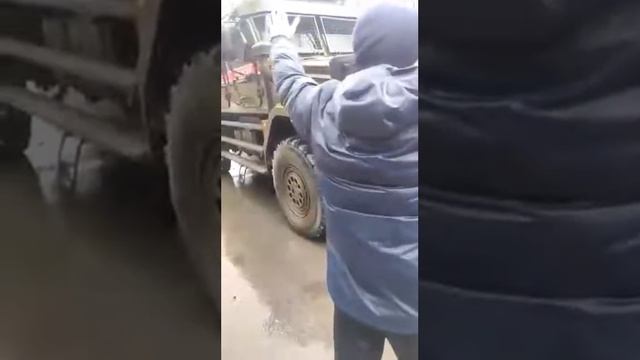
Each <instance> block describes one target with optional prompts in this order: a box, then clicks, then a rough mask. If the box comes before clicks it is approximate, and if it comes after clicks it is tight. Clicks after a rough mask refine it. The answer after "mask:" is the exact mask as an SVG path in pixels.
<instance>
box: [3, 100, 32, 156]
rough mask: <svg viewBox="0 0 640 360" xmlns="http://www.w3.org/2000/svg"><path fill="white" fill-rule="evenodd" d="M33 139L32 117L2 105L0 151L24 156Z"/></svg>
mask: <svg viewBox="0 0 640 360" xmlns="http://www.w3.org/2000/svg"><path fill="white" fill-rule="evenodd" d="M30 139H31V115H29V114H27V113H25V112H22V111H19V110H16V109H13V108H12V107H10V106H5V105H2V104H0V151H1V152H3V153H5V154H16V155H18V154H22V152H23V151H24V150H25V149H26V148H27V147H28V146H29V140H30Z"/></svg>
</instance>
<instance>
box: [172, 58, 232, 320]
mask: <svg viewBox="0 0 640 360" xmlns="http://www.w3.org/2000/svg"><path fill="white" fill-rule="evenodd" d="M219 69H220V52H219V49H214V50H212V51H210V52H208V53H202V54H198V55H196V56H194V57H193V58H192V60H191V62H190V63H189V64H188V65H186V66H185V67H184V69H183V72H182V75H181V76H180V79H179V80H178V82H177V84H176V86H174V88H173V89H172V93H171V108H170V111H169V114H168V115H167V147H166V156H167V165H168V170H169V182H170V188H171V200H172V203H173V207H174V210H175V213H176V217H177V219H178V225H179V227H180V230H181V235H182V238H183V240H184V242H185V244H186V247H187V251H188V253H189V255H190V257H191V259H192V261H193V263H194V264H195V267H196V269H197V270H198V273H199V274H200V275H201V277H202V279H203V281H204V282H205V284H206V288H207V290H208V293H209V295H210V297H211V298H212V300H213V301H214V302H215V305H216V306H217V308H218V310H219V309H220V183H219V178H220V173H219V170H220V108H219V103H220V79H219V75H217V74H219V73H220V71H219Z"/></svg>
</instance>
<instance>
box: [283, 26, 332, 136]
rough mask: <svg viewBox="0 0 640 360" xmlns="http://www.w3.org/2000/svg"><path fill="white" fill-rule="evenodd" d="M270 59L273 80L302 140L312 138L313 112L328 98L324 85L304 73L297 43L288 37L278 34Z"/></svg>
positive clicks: (317, 111) (316, 111) (318, 112)
mask: <svg viewBox="0 0 640 360" xmlns="http://www.w3.org/2000/svg"><path fill="white" fill-rule="evenodd" d="M271 59H272V60H273V80H274V82H275V85H276V91H277V92H278V95H279V96H280V101H281V102H282V104H283V105H284V106H285V107H286V109H287V112H288V113H289V116H290V118H291V122H292V124H293V127H294V128H295V129H296V132H297V133H298V135H299V136H300V137H301V138H302V140H303V141H306V142H309V140H310V138H311V123H312V121H313V117H314V114H318V115H320V111H319V110H317V109H320V108H322V107H323V104H322V103H323V102H325V103H326V101H327V100H328V99H327V96H326V94H324V95H323V88H324V86H319V85H318V83H317V82H316V81H315V80H313V79H312V78H311V77H309V76H307V75H306V74H305V72H304V68H303V67H302V65H301V64H300V59H299V58H298V53H297V51H296V49H295V46H294V45H293V44H292V43H291V41H289V40H288V39H286V38H284V37H279V38H276V39H274V40H273V44H272V46H271ZM314 109H316V110H314ZM318 115H317V116H318Z"/></svg>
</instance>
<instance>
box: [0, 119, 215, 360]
mask: <svg viewBox="0 0 640 360" xmlns="http://www.w3.org/2000/svg"><path fill="white" fill-rule="evenodd" d="M60 137H61V134H60V132H59V131H57V130H56V129H54V128H52V127H50V126H48V125H46V124H44V123H42V122H40V121H34V123H33V136H32V140H31V145H30V147H29V149H28V150H27V151H26V156H24V157H19V158H15V157H11V158H10V157H7V156H4V155H0V359H3V360H33V359H39V360H76V359H77V360H80V359H82V360H86V359H95V360H101V359H105V360H106V359H136V360H140V359H194V360H197V359H215V358H218V357H219V355H218V354H219V351H220V350H219V341H218V338H219V335H218V334H217V330H216V328H215V326H214V318H215V316H214V312H213V309H212V307H211V306H210V304H209V303H208V302H207V301H206V300H205V297H204V295H203V293H202V292H201V290H200V286H199V284H198V282H197V280H196V278H195V276H194V274H193V272H192V271H191V268H190V267H189V264H188V263H187V261H186V258H185V255H184V252H183V250H182V247H181V246H180V240H179V238H178V236H177V235H176V231H175V226H174V223H173V220H172V217H171V213H170V211H169V210H168V209H169V208H168V206H169V205H168V201H167V195H166V186H165V180H164V179H163V177H162V175H161V174H159V173H158V172H156V171H154V170H151V169H147V168H144V167H141V166H139V165H137V164H130V163H127V162H125V161H122V160H120V159H114V158H111V157H109V156H107V155H105V154H102V153H100V152H98V151H97V150H96V149H94V148H92V147H91V146H87V147H86V148H85V151H84V152H83V157H82V159H81V163H80V164H81V166H80V173H79V177H78V183H77V188H76V190H75V191H72V189H70V187H69V186H68V182H67V181H66V180H65V179H67V178H68V176H64V173H65V172H64V171H59V170H57V166H56V164H57V161H56V158H57V156H56V152H57V147H58V144H59V141H60ZM74 145H75V140H74V139H70V140H69V142H68V146H67V147H66V150H65V152H64V154H63V159H65V160H67V161H70V160H72V159H73V149H74V147H75V146H74ZM64 168H65V167H64V166H63V167H62V169H64Z"/></svg>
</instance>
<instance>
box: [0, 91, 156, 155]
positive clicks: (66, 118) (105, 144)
mask: <svg viewBox="0 0 640 360" xmlns="http://www.w3.org/2000/svg"><path fill="white" fill-rule="evenodd" d="M0 103H5V104H8V105H11V106H13V107H15V108H17V109H20V110H22V111H24V112H26V113H29V114H31V115H33V116H37V117H39V118H41V119H42V120H44V121H47V122H49V123H51V124H53V125H55V126H57V127H59V128H61V129H63V130H65V131H68V132H69V133H71V134H72V135H74V136H77V137H79V138H81V139H86V140H88V141H90V142H92V143H95V144H96V145H98V146H99V147H102V148H104V149H107V150H110V151H113V152H115V153H117V154H120V155H123V156H125V157H128V158H131V159H134V160H144V159H145V158H146V157H148V156H149V147H148V146H147V142H146V140H145V138H144V136H143V135H142V134H141V133H138V132H134V131H131V130H122V129H118V128H117V127H116V126H115V125H114V124H113V123H112V122H111V121H110V120H109V119H103V118H100V117H97V116H95V115H90V114H87V113H85V112H83V111H81V110H78V109H75V108H73V107H70V106H68V105H65V104H63V103H61V102H58V101H55V100H51V99H49V98H48V97H46V96H43V95H38V94H34V93H32V92H30V91H28V90H26V89H23V88H19V87H11V86H0Z"/></svg>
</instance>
